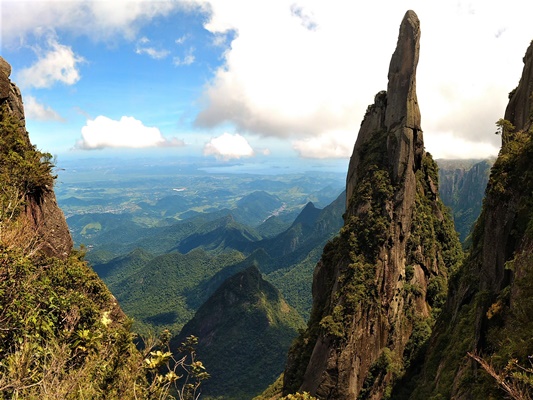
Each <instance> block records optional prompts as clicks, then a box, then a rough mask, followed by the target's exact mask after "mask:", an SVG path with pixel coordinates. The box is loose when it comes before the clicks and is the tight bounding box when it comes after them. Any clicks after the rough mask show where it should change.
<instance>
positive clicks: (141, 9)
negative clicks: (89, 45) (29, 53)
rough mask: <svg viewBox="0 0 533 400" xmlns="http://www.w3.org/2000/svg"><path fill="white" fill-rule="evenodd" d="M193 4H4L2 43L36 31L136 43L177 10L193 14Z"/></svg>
mask: <svg viewBox="0 0 533 400" xmlns="http://www.w3.org/2000/svg"><path fill="white" fill-rule="evenodd" d="M198 7H202V6H199V5H198V4H196V3H195V2H193V1H188V0H185V1H183V0H182V1H146V0H144V1H143V0H113V1H94V0H71V1H64V0H47V1H43V0H22V1H21V0H17V1H4V2H2V40H3V41H4V42H10V43H12V42H14V41H17V40H18V39H19V38H24V37H26V36H27V35H28V34H31V33H33V32H34V29H35V27H47V28H49V29H53V30H57V29H61V30H67V31H71V32H73V33H75V34H77V35H86V36H88V37H90V38H92V39H94V40H113V39H114V37H115V36H117V35H119V36H122V37H125V38H127V39H130V40H131V39H134V38H135V35H136V34H137V32H138V31H139V29H140V28H141V27H142V26H143V25H145V24H147V23H148V22H150V21H152V20H153V19H154V18H156V17H159V16H166V15H169V14H170V13H171V12H173V11H176V10H177V9H181V10H193V9H197V8H198Z"/></svg>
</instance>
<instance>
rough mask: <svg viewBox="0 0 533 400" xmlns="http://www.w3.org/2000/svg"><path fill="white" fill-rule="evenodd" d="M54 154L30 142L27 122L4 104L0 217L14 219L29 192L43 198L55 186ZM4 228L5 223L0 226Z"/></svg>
mask: <svg viewBox="0 0 533 400" xmlns="http://www.w3.org/2000/svg"><path fill="white" fill-rule="evenodd" d="M52 167H53V164H52V156H51V154H49V153H42V152H40V151H38V150H37V149H36V148H35V147H34V146H32V145H31V144H30V143H29V142H28V138H27V136H26V130H25V129H24V126H23V123H22V122H21V121H19V120H18V119H17V118H16V117H15V116H14V115H12V114H10V113H9V112H8V110H7V106H6V105H5V104H4V105H2V107H1V110H0V181H1V182H2V186H1V189H0V220H1V223H2V225H6V224H8V223H10V222H13V221H14V220H15V219H16V218H17V216H18V214H19V213H20V211H21V206H22V205H23V204H24V202H25V201H26V197H27V196H32V197H33V198H35V199H39V198H40V196H41V195H42V193H43V192H44V191H46V190H49V189H51V188H52V185H53V182H54V177H53V176H52V174H51V171H52ZM0 229H2V227H1V226H0Z"/></svg>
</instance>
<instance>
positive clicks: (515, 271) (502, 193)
mask: <svg viewBox="0 0 533 400" xmlns="http://www.w3.org/2000/svg"><path fill="white" fill-rule="evenodd" d="M532 96H533V44H532V45H530V46H529V48H528V50H527V52H526V55H525V57H524V70H523V74H522V77H521V79H520V83H519V85H518V87H517V88H516V89H515V90H514V91H513V92H511V95H510V101H509V104H508V106H507V108H506V111H505V119H506V120H507V121H508V122H510V123H511V124H512V125H513V126H514V128H511V129H509V130H508V131H505V132H503V137H502V148H501V150H500V153H499V155H498V158H497V160H496V162H495V163H494V166H493V168H492V170H491V174H490V178H489V183H488V186H487V190H486V195H485V199H484V203H483V208H482V211H481V215H480V217H479V219H478V220H477V222H476V225H475V227H474V230H473V233H472V248H471V250H470V253H469V256H468V258H467V259H466V261H465V263H464V265H463V267H462V268H461V270H460V272H459V273H458V276H457V277H456V279H454V282H453V285H451V290H450V293H449V298H448V302H447V304H446V307H445V311H444V312H443V313H442V314H441V317H440V319H439V321H438V323H437V327H436V329H435V331H434V334H433V336H432V338H431V341H430V343H429V347H428V352H427V354H426V358H425V362H424V365H423V368H422V371H421V374H420V377H419V379H418V381H417V380H415V381H414V384H413V387H415V389H414V390H413V391H412V393H411V394H410V398H412V399H426V398H433V396H434V397H435V398H437V396H441V397H439V398H454V399H465V400H466V399H487V398H502V397H503V396H504V394H505V395H510V393H509V392H508V391H506V390H504V391H500V390H499V389H498V388H497V387H498V385H497V381H496V380H494V379H493V378H491V377H489V375H487V374H485V373H483V372H482V368H480V365H482V364H481V363H479V362H477V361H475V360H474V358H475V357H482V358H483V359H485V361H487V362H488V363H489V364H490V365H491V367H492V368H493V369H494V371H495V372H496V373H497V374H500V377H501V381H500V382H503V383H505V384H506V385H507V387H511V388H515V389H516V390H517V393H518V395H516V393H515V396H514V397H512V398H531V395H532V386H531V384H529V386H528V385H527V384H525V385H524V384H523V383H524V382H522V383H519V382H518V384H517V381H513V379H514V378H513V374H515V373H518V374H520V373H524V370H522V369H520V368H519V367H518V365H522V366H527V367H530V359H529V357H530V356H531V354H533V338H532V335H531V332H532V330H533V291H532V290H531V288H532V287H533V258H532V256H531V255H532V254H533V164H532V163H531V159H532V157H533V129H532V127H533V102H532ZM468 352H469V353H470V354H472V355H473V357H468V356H467V353H468ZM514 376H516V375H514ZM529 376H531V374H530V375H529ZM529 379H531V378H529ZM530 382H531V381H530ZM500 386H501V387H504V385H500ZM520 391H522V393H520Z"/></svg>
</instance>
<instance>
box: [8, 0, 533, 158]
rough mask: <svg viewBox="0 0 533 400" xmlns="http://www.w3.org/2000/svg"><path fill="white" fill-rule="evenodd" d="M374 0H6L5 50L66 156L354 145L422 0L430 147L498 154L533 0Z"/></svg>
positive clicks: (344, 148)
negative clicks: (406, 20) (408, 17)
mask: <svg viewBox="0 0 533 400" xmlns="http://www.w3.org/2000/svg"><path fill="white" fill-rule="evenodd" d="M359 3H362V2H353V1H348V0H332V1H330V2H323V1H314V0H306V1H281V0H279V1H278V0H274V1H266V0H242V1H238V0H235V1H227V0H226V1H223V0H218V1H194V0H189V1H172V0H169V1H150V2H148V1H126V0H114V1H86V0H85V1H84V0H79V1H74V0H72V1H62V0H56V1H44V0H34V1H20V0H16V1H14V0H3V1H2V2H1V3H0V7H1V8H0V11H1V25H2V35H1V38H2V43H1V55H2V57H4V58H5V59H6V60H7V61H8V62H9V63H10V64H11V65H12V67H13V72H12V74H11V79H12V80H13V81H14V82H15V83H17V85H19V87H20V88H21V90H22V94H23V98H24V103H25V108H26V117H27V128H28V131H29V132H30V137H31V139H32V141H33V142H34V143H35V144H36V145H37V146H38V147H39V148H41V149H42V150H46V151H49V152H51V153H53V154H57V155H58V156H59V157H60V158H61V157H89V156H95V155H96V156H98V157H102V156H105V155H106V154H109V155H116V154H127V155H137V154H139V155H141V154H142V155H144V154H151V155H154V156H158V155H165V156H176V157H184V156H198V157H210V158H217V159H219V160H221V161H230V160H247V161H248V162H254V161H258V160H265V159H268V158H272V159H275V158H293V159H295V160H298V159H302V158H308V159H309V158H311V159H312V158H321V159H339V158H340V159H347V157H349V156H350V154H351V151H352V148H353V144H354V142H355V139H356V136H357V131H358V129H359V125H360V122H361V120H362V118H363V115H364V111H365V109H366V107H367V105H368V104H370V103H372V101H373V98H374V95H375V94H376V93H377V92H378V91H380V90H383V89H385V88H386V84H387V80H386V79H387V69H388V63H389V60H390V57H391V55H392V52H393V50H394V47H395V45H396V40H397V35H398V28H399V24H400V22H401V19H402V17H403V14H404V13H405V11H406V10H407V9H413V10H415V12H417V14H418V16H419V18H420V20H421V27H422V28H421V29H422V43H421V54H420V63H419V68H418V78H417V80H418V81H417V89H418V99H419V104H420V108H421V112H422V127H423V129H424V139H425V143H426V149H427V150H428V151H430V152H431V153H432V154H434V156H436V157H443V158H468V157H485V156H489V155H494V154H496V152H497V150H498V147H499V141H500V138H499V137H497V136H496V135H494V131H495V126H494V122H495V121H496V120H498V119H499V118H500V117H502V116H503V112H504V107H505V105H506V102H507V93H508V92H509V91H511V90H512V89H513V88H514V87H515V86H516V85H517V84H518V80H519V77H520V74H521V69H522V57H523V55H524V53H525V51H526V48H527V46H528V45H529V43H530V41H531V39H533V25H532V24H531V23H530V17H531V15H533V6H532V5H530V4H529V3H530V2H524V1H519V0H509V1H508V2H506V3H505V6H502V3H501V2H496V1H487V0H483V1H482V0H477V1H462V0H461V1H454V2H439V4H437V3H435V2H427V1H422V0H420V1H403V0H386V1H381V2H364V3H369V4H359ZM374 3H375V4H374ZM378 3H379V4H378ZM444 3H449V4H444Z"/></svg>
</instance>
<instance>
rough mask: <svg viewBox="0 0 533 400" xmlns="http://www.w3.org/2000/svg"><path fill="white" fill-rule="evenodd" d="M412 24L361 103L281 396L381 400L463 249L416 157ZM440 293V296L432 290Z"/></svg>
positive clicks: (424, 330) (433, 180)
mask: <svg viewBox="0 0 533 400" xmlns="http://www.w3.org/2000/svg"><path fill="white" fill-rule="evenodd" d="M419 40H420V25H419V21H418V18H417V16H416V14H415V13H414V12H413V11H408V12H407V13H406V14H405V17H404V19H403V21H402V23H401V26H400V33H399V37H398V44H397V47H396V50H395V52H394V54H393V56H392V59H391V63H390V69H389V74H388V76H389V84H388V87H387V92H379V93H378V94H377V95H376V98H375V103H374V104H373V105H371V106H369V107H368V109H367V112H366V114H365V118H364V120H363V122H362V124H361V129H360V131H359V135H358V137H357V141H356V144H355V146H354V152H353V155H352V157H351V159H350V165H349V170H348V174H347V182H346V186H347V210H346V215H345V225H344V227H343V228H342V230H341V233H340V235H339V236H338V237H337V238H336V239H335V240H334V241H332V242H331V243H329V244H328V245H327V246H326V247H325V249H324V254H323V256H322V259H321V261H320V262H319V264H318V265H317V267H316V269H315V275H314V282H313V312H312V315H311V319H310V322H309V326H308V330H307V332H306V333H305V334H303V335H302V336H301V337H300V339H299V341H298V342H297V343H296V344H295V346H294V347H293V349H292V350H291V352H290V354H289V362H288V367H287V369H286V374H285V392H290V391H293V390H295V389H300V390H305V391H309V392H311V393H312V394H314V395H316V396H317V397H318V398H320V399H356V398H367V399H380V398H383V397H384V396H386V395H387V394H390V390H391V388H392V384H393V382H394V381H395V380H396V379H398V378H399V376H401V374H402V371H403V370H404V369H405V368H406V367H407V366H408V365H409V363H410V362H412V360H413V359H414V358H415V357H416V354H417V351H418V347H419V345H420V344H421V343H420V342H421V341H420V337H421V336H424V335H426V336H427V335H429V333H428V332H429V331H430V329H431V326H432V324H433V322H432V321H433V319H432V314H435V313H436V311H437V310H438V308H439V307H440V306H441V305H442V301H443V296H444V295H445V291H446V281H447V275H448V271H449V270H450V269H454V268H456V267H457V264H458V262H459V261H460V258H461V250H460V246H459V242H458V239H457V236H456V234H455V232H454V230H453V225H452V223H451V221H450V218H449V217H448V215H446V212H445V211H444V207H443V205H442V203H441V202H440V199H439V197H438V177H437V168H436V165H435V163H434V161H433V160H432V159H431V156H430V155H429V154H426V153H425V151H424V145H423V138H422V130H421V122H420V111H419V108H418V102H417V97H416V66H417V63H418V55H419V46H420V45H419ZM437 289H438V290H437Z"/></svg>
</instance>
